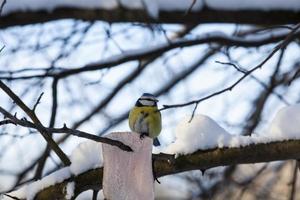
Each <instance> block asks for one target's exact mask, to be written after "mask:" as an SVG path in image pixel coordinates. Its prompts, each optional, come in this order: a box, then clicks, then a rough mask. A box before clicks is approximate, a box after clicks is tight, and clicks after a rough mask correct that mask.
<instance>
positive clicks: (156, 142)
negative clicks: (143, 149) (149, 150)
mask: <svg viewBox="0 0 300 200" xmlns="http://www.w3.org/2000/svg"><path fill="white" fill-rule="evenodd" d="M153 145H154V146H156V147H157V146H160V142H159V140H158V139H157V138H154V139H153Z"/></svg>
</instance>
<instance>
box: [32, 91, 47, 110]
mask: <svg viewBox="0 0 300 200" xmlns="http://www.w3.org/2000/svg"><path fill="white" fill-rule="evenodd" d="M43 95H44V92H42V93H41V94H40V96H39V98H38V99H37V101H36V102H35V104H34V106H33V108H32V111H33V112H35V109H36V107H37V106H38V104H40V101H41V99H42V97H43Z"/></svg>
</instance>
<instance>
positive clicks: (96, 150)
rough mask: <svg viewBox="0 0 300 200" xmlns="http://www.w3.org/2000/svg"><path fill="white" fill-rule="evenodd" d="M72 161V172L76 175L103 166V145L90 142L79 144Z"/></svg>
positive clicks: (73, 153)
mask: <svg viewBox="0 0 300 200" xmlns="http://www.w3.org/2000/svg"><path fill="white" fill-rule="evenodd" d="M70 159H71V163H72V164H71V166H70V170H71V173H72V174H74V175H78V174H80V173H82V172H85V171H87V170H89V169H95V168H97V167H100V166H103V158H102V146H101V143H98V142H94V141H90V140H88V141H86V142H83V143H81V144H79V145H78V146H77V148H75V150H74V151H73V152H72V154H71V157H70Z"/></svg>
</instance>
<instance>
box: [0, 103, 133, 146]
mask: <svg viewBox="0 0 300 200" xmlns="http://www.w3.org/2000/svg"><path fill="white" fill-rule="evenodd" d="M0 112H1V113H2V114H3V115H4V116H5V117H7V118H9V119H10V120H11V121H12V122H13V123H15V124H18V125H20V126H23V127H28V128H33V129H37V130H39V129H40V126H38V125H36V124H35V123H32V122H30V121H26V120H21V119H18V118H16V117H15V116H13V115H12V114H10V113H9V112H7V111H6V110H5V109H3V108H2V107H1V106H0ZM42 128H43V129H44V130H45V131H47V133H67V134H70V135H74V136H77V137H82V138H86V139H90V140H94V141H96V142H102V143H106V144H110V145H113V146H117V147H119V148H120V149H122V150H124V151H132V149H131V148H130V147H129V146H127V145H125V144H123V143H122V142H119V141H116V140H112V139H109V138H105V137H99V136H97V135H93V134H90V133H87V132H84V131H79V130H75V129H70V128H68V127H67V126H66V124H65V125H64V126H63V127H62V128H46V127H42Z"/></svg>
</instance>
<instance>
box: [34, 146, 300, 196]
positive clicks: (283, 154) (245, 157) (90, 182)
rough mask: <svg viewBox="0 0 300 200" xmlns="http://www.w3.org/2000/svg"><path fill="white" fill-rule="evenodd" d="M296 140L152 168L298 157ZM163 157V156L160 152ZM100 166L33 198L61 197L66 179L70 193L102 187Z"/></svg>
mask: <svg viewBox="0 0 300 200" xmlns="http://www.w3.org/2000/svg"><path fill="white" fill-rule="evenodd" d="M299 148H300V140H288V141H280V142H271V143H264V144H262V143H261V144H251V145H249V146H245V147H240V148H217V149H210V150H199V151H197V152H195V153H193V154H190V155H181V156H179V157H177V158H176V159H174V160H172V161H171V162H169V161H168V160H166V159H164V158H163V159H157V158H159V157H160V155H156V158H155V171H156V173H157V175H158V176H159V177H161V176H165V175H170V174H176V173H180V172H184V171H190V170H197V169H200V170H206V169H210V168H213V167H218V166H228V165H236V164H249V163H261V162H271V161H278V160H287V159H299V158H300V151H299ZM161 156H162V157H165V155H161ZM102 175H103V168H98V169H94V170H90V171H87V172H84V173H82V174H80V175H78V176H74V177H70V178H69V179H67V180H65V181H63V182H61V183H58V184H55V185H53V186H50V187H48V188H45V189H44V190H42V191H40V192H39V193H38V194H37V196H36V199H64V195H65V187H66V185H67V184H68V183H69V182H74V183H75V191H74V194H75V196H77V195H78V194H80V193H81V192H83V191H86V190H89V189H92V190H94V189H95V190H97V189H100V188H102Z"/></svg>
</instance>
